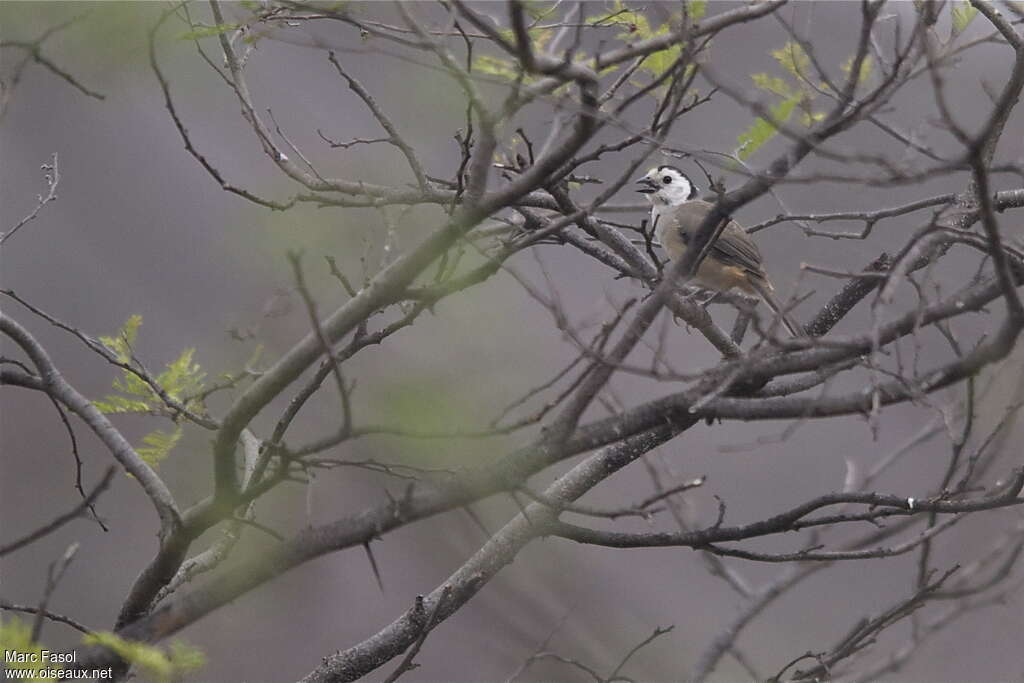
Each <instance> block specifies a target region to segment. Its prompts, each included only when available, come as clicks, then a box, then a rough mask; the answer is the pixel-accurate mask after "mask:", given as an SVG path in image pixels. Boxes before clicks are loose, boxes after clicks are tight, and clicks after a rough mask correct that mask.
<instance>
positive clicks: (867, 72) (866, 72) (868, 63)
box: [839, 55, 875, 83]
mask: <svg viewBox="0 0 1024 683" xmlns="http://www.w3.org/2000/svg"><path fill="white" fill-rule="evenodd" d="M853 59H854V55H850V56H849V57H848V58H847V59H846V61H844V62H843V63H842V64H840V65H839V68H840V69H842V70H843V73H844V74H849V73H850V71H851V70H852V69H853ZM874 65H875V63H874V61H873V60H872V59H871V55H866V56H865V57H864V60H863V61H862V62H861V63H860V73H859V74H858V75H857V83H864V82H865V81H867V80H868V79H869V78H870V77H871V70H872V69H873V68H874Z"/></svg>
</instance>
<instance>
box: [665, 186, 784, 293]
mask: <svg viewBox="0 0 1024 683" xmlns="http://www.w3.org/2000/svg"><path fill="white" fill-rule="evenodd" d="M711 207H712V204H709V203H708V202H704V201H693V202H687V203H685V204H683V205H681V206H680V207H679V208H678V209H677V210H676V213H675V216H674V218H675V228H676V230H677V231H678V232H679V235H680V238H681V239H682V240H683V243H684V244H688V243H689V242H690V239H691V238H692V234H690V232H689V231H687V230H686V229H684V227H683V226H692V227H691V228H690V230H691V231H696V229H697V228H698V227H700V224H701V223H702V222H703V220H704V218H705V217H706V216H707V215H708V212H710V211H711ZM708 256H711V257H714V258H715V259H717V260H718V261H721V262H722V263H724V264H725V265H727V266H736V267H739V268H743V269H744V270H748V271H750V272H752V273H755V274H757V275H763V273H764V269H763V268H762V266H761V252H760V251H758V249H757V244H755V243H754V240H752V239H751V238H750V235H748V234H747V231H746V230H744V229H743V228H742V227H740V225H739V223H737V222H736V221H729V224H728V225H727V226H725V229H724V230H722V234H721V235H719V236H718V239H717V240H715V243H714V244H713V245H712V246H711V253H710V254H708Z"/></svg>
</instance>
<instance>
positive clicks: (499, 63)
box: [473, 55, 518, 81]
mask: <svg viewBox="0 0 1024 683" xmlns="http://www.w3.org/2000/svg"><path fill="white" fill-rule="evenodd" d="M473 71H476V72H478V73H482V74H487V75H488V76H497V77H498V78H504V79H506V80H509V81H513V80H515V78H516V76H517V75H518V71H516V68H515V67H514V66H513V65H512V60H510V59H502V58H501V57H495V56H493V55H480V56H479V57H477V58H476V59H474V60H473Z"/></svg>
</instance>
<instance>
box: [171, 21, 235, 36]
mask: <svg viewBox="0 0 1024 683" xmlns="http://www.w3.org/2000/svg"><path fill="white" fill-rule="evenodd" d="M238 28H239V25H238V24H217V25H216V26H200V27H199V28H196V29H193V30H191V31H187V32H185V33H182V34H181V35H180V36H178V40H199V39H200V38H211V37H213V36H219V35H223V34H225V33H231V32H232V31H236V30H238Z"/></svg>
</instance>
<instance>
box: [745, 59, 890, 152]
mask: <svg viewBox="0 0 1024 683" xmlns="http://www.w3.org/2000/svg"><path fill="white" fill-rule="evenodd" d="M771 56H772V58H773V59H774V60H775V61H776V62H777V63H778V65H779V66H780V67H781V68H782V70H783V71H784V72H785V76H784V77H781V76H773V75H771V74H767V73H756V74H751V76H750V78H751V80H752V81H753V82H754V87H756V88H757V89H758V90H762V91H764V92H766V93H769V94H770V95H772V96H774V97H776V98H779V99H778V101H777V102H775V104H773V105H772V106H771V107H770V116H768V117H758V118H757V119H755V120H754V122H753V123H752V124H751V125H750V126H749V127H748V128H747V129H746V130H745V131H743V132H742V133H740V134H739V135H738V136H737V138H736V143H737V146H738V149H737V155H738V156H739V158H740V159H741V160H743V161H746V160H747V159H748V158H749V157H750V156H751V155H752V154H753V153H754V152H756V151H757V150H759V149H760V148H761V147H763V146H764V144H765V143H766V142H768V141H769V140H771V139H772V138H773V137H774V136H775V135H776V133H778V129H779V126H781V125H782V124H784V123H786V122H788V121H789V120H790V118H792V116H793V111H794V109H796V107H798V106H799V108H800V118H799V120H800V124H801V125H803V126H805V127H810V126H813V125H814V124H815V123H817V122H818V121H821V120H822V119H824V118H825V114H824V112H816V111H814V108H813V105H814V102H815V100H816V99H817V97H818V95H819V94H820V91H822V90H827V89H828V84H826V83H821V84H819V85H817V86H815V85H814V84H813V83H812V82H811V80H810V79H811V58H810V55H808V54H807V52H806V51H805V50H804V48H803V47H802V46H801V45H800V44H799V43H797V42H795V41H789V42H787V43H786V44H785V45H783V46H782V47H780V48H779V49H777V50H772V51H771ZM853 60H854V57H852V56H851V57H849V58H848V59H846V60H845V61H844V62H843V63H842V64H840V65H839V68H840V69H842V71H843V72H844V73H846V74H849V73H850V71H851V70H852V69H853ZM873 68H874V62H873V61H872V59H871V57H865V58H864V60H863V61H862V62H861V65H860V73H859V74H858V79H857V82H858V83H863V82H865V81H866V80H868V79H869V78H870V77H871V73H872V69H873Z"/></svg>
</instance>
